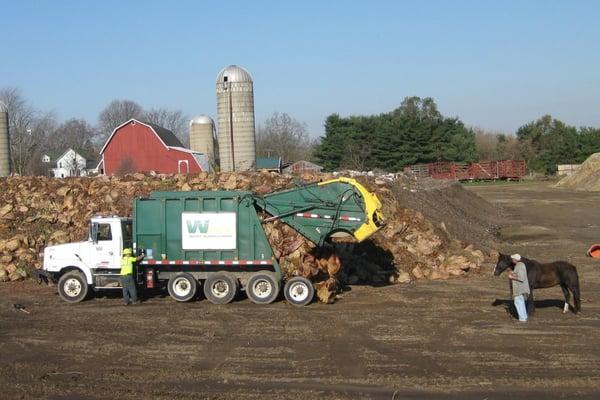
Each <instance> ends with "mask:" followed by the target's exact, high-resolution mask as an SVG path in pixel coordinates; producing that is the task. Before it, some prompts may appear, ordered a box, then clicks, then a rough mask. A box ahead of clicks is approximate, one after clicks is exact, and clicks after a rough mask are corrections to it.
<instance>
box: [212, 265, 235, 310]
mask: <svg viewBox="0 0 600 400" xmlns="http://www.w3.org/2000/svg"><path fill="white" fill-rule="evenodd" d="M238 290H239V282H238V280H237V278H236V277H235V276H233V275H232V274H228V273H226V272H225V273H217V274H213V275H210V276H209V277H208V278H207V279H206V280H205V281H204V295H205V296H206V299H207V300H208V301H210V302H211V303H213V304H227V303H231V302H232V301H233V299H234V298H235V296H236V295H237V293H238Z"/></svg>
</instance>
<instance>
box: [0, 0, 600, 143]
mask: <svg viewBox="0 0 600 400" xmlns="http://www.w3.org/2000/svg"><path fill="white" fill-rule="evenodd" d="M0 38H1V43H2V45H1V46H0V87H7V86H16V87H19V88H20V89H21V90H22V92H23V94H24V96H25V97H27V98H28V99H29V100H30V101H31V102H32V103H33V105H34V106H35V107H36V108H39V109H42V110H54V111H55V112H56V113H57V115H58V116H59V118H60V119H67V118H71V117H77V118H86V119H87V120H89V121H90V122H91V123H96V121H97V115H98V113H99V112H100V110H102V108H103V107H104V106H105V105H106V104H108V103H109V102H110V101H111V100H112V99H115V98H119V99H131V100H134V101H136V102H138V103H140V104H141V105H142V106H144V107H148V108H149V107H155V106H164V107H168V108H173V109H181V110H183V111H184V112H185V113H187V114H189V115H190V116H191V115H194V114H201V113H206V114H210V115H212V116H213V117H214V116H215V114H216V104H215V103H216V100H215V78H216V75H217V73H218V72H219V71H220V70H221V69H222V68H223V67H224V66H227V65H230V64H238V65H242V66H244V67H246V68H247V69H248V70H249V71H250V73H251V74H252V76H253V78H254V91H255V103H256V106H255V107H256V117H257V122H258V123H260V122H262V121H264V119H265V118H266V117H267V116H269V115H270V114H271V113H273V112H274V111H280V112H287V113H289V114H290V115H292V116H293V117H295V118H296V119H298V120H300V121H304V122H306V123H307V124H308V127H309V131H310V132H311V133H312V134H314V135H317V134H321V133H323V122H324V119H325V118H326V117H327V115H329V114H331V113H334V112H335V113H339V114H341V115H343V116H347V115H352V114H374V113H381V112H387V111H390V110H392V109H394V108H396V107H397V106H398V105H399V104H400V102H401V101H402V99H403V98H404V97H405V96H412V95H416V96H421V97H426V96H431V97H433V98H434V99H435V100H436V102H437V103H438V106H439V108H440V110H441V111H442V113H444V114H445V115H449V116H458V117H460V118H461V119H462V120H463V121H464V122H465V123H466V124H468V125H471V126H479V127H483V128H485V129H490V130H499V131H505V132H509V133H510V132H514V131H515V130H516V129H517V128H518V127H519V126H520V125H522V124H524V123H525V122H528V121H531V120H533V119H535V118H538V117H540V116H541V115H542V114H545V113H550V114H552V115H553V116H554V117H556V118H559V119H562V120H564V121H565V122H567V123H569V124H573V125H576V126H580V125H586V126H587V125H591V126H596V127H600V2H599V1H589V2H586V1H573V2H570V1H541V0H540V1H529V2H525V1H450V0H448V1H433V0H432V1H377V0H370V1H364V2H351V1H325V0H323V1H295V2H291V1H233V0H228V1H171V2H168V1H112V0H111V1H107V0H102V1H75V0H72V1H59V0H52V1H26V0H22V1H14V0H0Z"/></svg>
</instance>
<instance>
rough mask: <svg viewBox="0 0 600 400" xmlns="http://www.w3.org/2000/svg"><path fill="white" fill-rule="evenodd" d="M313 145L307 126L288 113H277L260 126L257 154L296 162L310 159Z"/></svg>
mask: <svg viewBox="0 0 600 400" xmlns="http://www.w3.org/2000/svg"><path fill="white" fill-rule="evenodd" d="M311 151H312V143H311V140H310V138H309V136H308V134H307V132H306V124H305V123H303V122H300V121H298V120H296V119H294V118H292V117H291V116H289V115H288V114H286V113H278V112H275V113H273V115H272V116H271V117H269V118H268V119H267V120H266V121H265V122H264V124H263V125H259V126H258V133H257V136H256V153H257V154H258V155H259V156H261V157H269V156H270V157H276V156H279V157H281V158H282V160H283V162H294V161H298V160H304V159H308V158H310V154H311Z"/></svg>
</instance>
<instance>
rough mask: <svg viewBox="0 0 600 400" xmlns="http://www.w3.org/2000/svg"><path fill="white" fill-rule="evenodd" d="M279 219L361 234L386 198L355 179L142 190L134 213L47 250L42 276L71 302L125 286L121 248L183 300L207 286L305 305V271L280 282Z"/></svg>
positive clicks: (318, 234)
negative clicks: (275, 235)
mask: <svg viewBox="0 0 600 400" xmlns="http://www.w3.org/2000/svg"><path fill="white" fill-rule="evenodd" d="M276 219H279V220H281V221H282V222H284V223H286V224H288V225H289V226H290V227H292V228H293V229H295V230H296V231H298V232H299V233H300V234H302V235H303V236H304V237H306V238H307V239H309V240H311V241H312V242H314V243H315V244H316V245H317V246H322V245H323V244H324V243H325V242H326V241H327V240H329V239H330V238H331V237H332V236H340V235H346V236H352V237H353V238H354V239H355V240H356V241H358V242H360V241H363V240H365V239H366V238H368V237H369V236H371V235H372V234H373V233H375V232H376V231H377V230H378V229H380V228H381V226H382V225H383V223H384V218H383V215H382V211H381V203H380V201H379V199H378V198H377V196H376V195H375V194H373V193H371V192H369V191H368V190H367V189H366V188H365V187H364V186H362V185H361V184H360V183H358V182H357V181H356V180H354V179H350V178H337V179H332V180H329V181H325V182H319V183H314V184H308V185H302V186H299V187H296V188H293V189H288V190H283V191H278V192H274V193H270V194H266V195H258V194H255V193H253V192H250V191H187V192H154V193H152V194H151V195H150V196H149V197H148V198H136V199H135V200H134V202H133V217H132V218H128V217H100V216H98V217H93V218H92V219H91V222H90V230H89V235H88V240H86V241H83V242H77V243H67V244H61V245H56V246H49V247H46V248H45V249H44V262H43V268H42V270H41V271H40V276H41V277H42V278H45V279H51V280H53V281H55V282H57V283H58V285H57V286H58V292H59V294H60V296H61V297H62V298H63V299H64V300H65V301H67V302H71V303H75V302H79V301H81V300H83V299H84V298H86V297H87V296H88V294H89V293H91V292H93V291H98V290H106V289H120V281H119V269H120V258H121V255H122V251H123V249H124V248H128V247H131V248H133V252H134V254H142V253H144V254H145V258H144V259H143V260H142V261H140V262H139V263H138V265H137V267H136V274H135V276H136V280H137V283H138V285H139V286H142V287H145V288H155V287H158V286H165V285H166V287H167V289H168V292H169V294H170V296H171V297H172V298H174V299H175V300H177V301H180V302H185V301H189V300H192V299H193V298H195V297H196V294H197V292H198V289H199V287H200V286H202V287H203V292H204V295H205V297H206V298H207V299H208V300H209V301H210V302H212V303H216V304H226V303H229V302H231V301H232V300H233V299H234V298H235V297H236V295H237V294H238V292H239V291H240V290H244V291H245V292H246V295H247V297H248V298H249V299H250V300H251V301H252V302H254V303H257V304H268V303H271V302H273V301H274V300H275V299H277V297H278V296H279V294H280V292H281V288H282V286H283V292H284V296H285V298H286V299H287V300H288V302H289V303H291V304H294V305H306V304H308V303H310V302H311V301H312V299H313V296H314V288H313V285H312V283H311V282H310V281H309V280H308V279H306V278H303V277H300V276H298V277H293V278H291V279H288V280H287V281H285V282H284V281H283V275H282V273H281V269H280V267H279V264H278V263H277V260H276V258H275V256H274V254H273V250H272V249H271V246H270V244H269V241H268V240H267V236H266V234H265V231H264V229H263V224H264V223H266V222H269V221H273V220H276Z"/></svg>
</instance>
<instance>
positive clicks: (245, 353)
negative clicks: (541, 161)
mask: <svg viewBox="0 0 600 400" xmlns="http://www.w3.org/2000/svg"><path fill="white" fill-rule="evenodd" d="M469 190H472V191H474V192H476V193H477V194H479V195H480V196H482V197H484V198H485V199H487V200H489V201H490V202H492V203H494V204H497V205H498V206H500V207H502V209H503V212H504V215H505V219H504V221H502V223H501V225H502V229H501V236H502V238H501V239H502V242H500V243H499V244H498V246H499V249H500V250H503V251H505V252H515V251H518V252H520V253H521V254H523V255H526V256H528V257H531V258H536V259H540V260H546V261H550V260H554V259H559V258H560V259H565V260H567V261H570V262H572V263H574V264H575V265H577V266H578V269H579V273H580V279H581V287H582V289H581V291H582V309H583V312H582V313H581V314H580V315H574V314H572V313H567V314H563V313H562V300H561V298H562V293H561V291H560V289H559V288H553V289H545V290H539V291H537V292H536V305H537V313H536V315H535V317H533V318H532V319H531V320H530V322H529V323H528V324H519V323H517V322H516V321H515V320H514V318H512V317H511V316H510V314H509V313H508V312H507V310H506V304H507V300H508V285H507V280H506V277H505V276H502V277H493V276H491V270H492V267H493V266H492V265H490V266H489V273H488V272H487V271H486V272H485V273H483V274H482V275H481V276H478V277H474V278H469V279H456V280H450V281H432V282H423V283H421V282H419V283H417V284H410V285H392V286H385V287H369V286H354V287H352V289H351V290H350V291H347V292H345V293H344V294H342V296H341V297H342V298H341V299H340V300H339V301H338V302H336V303H335V304H333V305H323V304H313V305H311V306H309V307H306V308H295V307H292V306H289V305H287V304H285V303H284V302H277V303H275V304H272V305H269V306H262V307H261V306H257V305H254V304H251V303H250V302H249V301H248V300H241V301H237V302H235V303H233V304H230V305H226V306H215V305H212V304H210V303H208V302H207V301H197V302H193V303H185V304H178V303H175V302H174V301H173V300H171V299H170V298H168V297H164V296H156V297H152V298H149V299H146V300H145V301H144V302H143V303H142V304H141V305H138V306H130V307H124V306H122V305H121V300H120V298H119V296H107V297H101V298H95V299H92V300H89V301H85V302H83V303H80V304H76V305H69V304H66V303H65V302H63V301H62V300H61V299H60V298H59V297H58V295H57V294H56V290H55V288H49V287H46V286H37V285H36V284H34V283H33V282H31V281H28V282H20V283H10V284H2V285H0V388H1V392H0V398H6V399H19V398H24V399H30V398H44V399H115V398H118V399H239V398H250V399H259V398H260V399H316V398H319V399H321V398H323V399H422V398H424V399H433V398H436V399H437V398H443V399H446V398H447V399H519V398H527V399H537V398H540V399H554V398H557V399H558V398H578V399H580V398H589V399H597V398H600V346H599V345H600V316H599V313H600V307H599V306H598V305H599V304H600V278H599V276H600V261H596V260H592V259H590V258H587V257H586V256H585V251H586V249H587V247H588V246H589V244H591V243H593V242H600V213H599V212H598V204H600V194H594V193H576V192H570V191H564V190H558V189H553V188H550V185H549V184H544V183H535V184H513V185H509V184H507V185H489V186H477V187H471V188H469ZM14 303H19V304H22V305H24V306H25V307H27V309H28V310H29V311H30V314H26V313H24V312H21V311H18V310H16V309H15V308H14V307H13V304H14Z"/></svg>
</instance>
